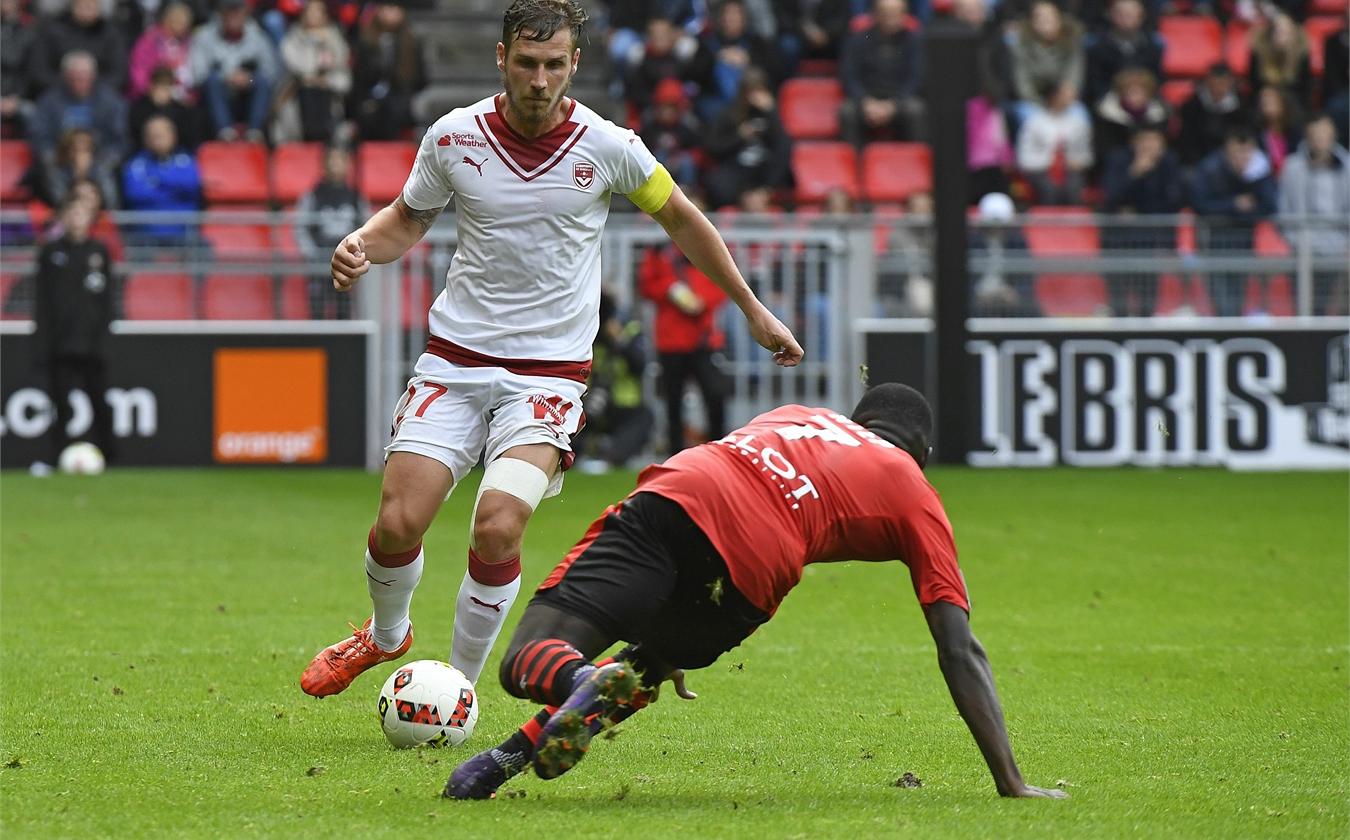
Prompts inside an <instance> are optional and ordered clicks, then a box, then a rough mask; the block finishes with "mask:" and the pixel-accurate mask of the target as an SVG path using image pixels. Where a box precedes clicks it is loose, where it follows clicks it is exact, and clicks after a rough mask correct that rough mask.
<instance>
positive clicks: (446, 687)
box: [380, 659, 478, 749]
mask: <svg viewBox="0 0 1350 840" xmlns="http://www.w3.org/2000/svg"><path fill="white" fill-rule="evenodd" d="M477 723H478V692H477V691H475V690H474V687H473V683H471V682H469V678H468V677H466V676H464V674H463V673H461V672H460V671H459V670H458V669H457V668H453V667H451V666H450V665H447V664H446V663H444V662H438V661H436V660H435V659H419V660H418V661H416V662H409V663H407V664H406V665H400V666H399V667H398V669H397V670H395V671H394V673H392V674H390V675H389V679H387V680H385V681H384V687H383V688H381V689H380V728H382V729H383V730H384V737H386V738H388V739H389V743H391V744H393V745H394V746H395V747H398V748H399V749H406V748H408V747H419V746H423V745H426V746H428V747H447V746H448V747H457V746H459V745H460V744H462V743H464V742H465V741H467V740H469V736H470V735H472V734H473V727H474V725H475V724H477Z"/></svg>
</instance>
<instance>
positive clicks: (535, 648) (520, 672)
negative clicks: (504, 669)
mask: <svg viewBox="0 0 1350 840" xmlns="http://www.w3.org/2000/svg"><path fill="white" fill-rule="evenodd" d="M552 641H553V640H552V639H544V640H541V641H537V642H530V643H529V644H527V645H526V646H525V647H523V648H521V649H520V653H518V654H516V660H515V661H514V662H512V663H511V671H512V679H513V680H515V681H516V682H520V679H521V677H523V676H524V675H526V674H528V673H529V672H530V668H531V667H533V665H534V661H535V660H536V659H538V658H539V657H540V656H542V655H543V654H544V653H546V652H547V651H548V650H549V649H550V647H551V644H550V643H551V642H552Z"/></svg>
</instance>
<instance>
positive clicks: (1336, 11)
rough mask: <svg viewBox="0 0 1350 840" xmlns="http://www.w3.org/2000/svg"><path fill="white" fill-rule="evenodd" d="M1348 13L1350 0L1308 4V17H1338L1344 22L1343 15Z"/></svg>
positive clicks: (1322, 0) (1318, 1) (1314, 0)
mask: <svg viewBox="0 0 1350 840" xmlns="http://www.w3.org/2000/svg"><path fill="white" fill-rule="evenodd" d="M1347 12H1350V0H1312V2H1310V3H1309V4H1308V14H1309V15H1340V20H1342V21H1344V20H1345V15H1346V13H1347Z"/></svg>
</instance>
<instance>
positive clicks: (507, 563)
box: [372, 537, 520, 586]
mask: <svg viewBox="0 0 1350 840" xmlns="http://www.w3.org/2000/svg"><path fill="white" fill-rule="evenodd" d="M372 539H373V537H372ZM380 565H381V566H383V565H384V564H383V563H381V564H380ZM469 577H471V578H473V579H474V580H476V581H478V582H479V583H481V584H483V585H484V586H505V585H506V584H508V583H510V582H511V581H513V580H515V579H516V578H518V577H520V555H519V554H517V555H516V556H515V557H509V558H507V559H506V560H503V561H502V562H500V563H489V562H487V561H486V560H484V559H483V558H482V557H479V556H478V552H476V551H474V550H473V549H472V548H470V549H469Z"/></svg>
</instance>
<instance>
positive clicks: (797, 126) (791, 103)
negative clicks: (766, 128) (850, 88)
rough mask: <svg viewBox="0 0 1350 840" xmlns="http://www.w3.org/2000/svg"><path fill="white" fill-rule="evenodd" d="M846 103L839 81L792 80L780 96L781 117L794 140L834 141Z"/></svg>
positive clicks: (787, 82)
mask: <svg viewBox="0 0 1350 840" xmlns="http://www.w3.org/2000/svg"><path fill="white" fill-rule="evenodd" d="M843 101H844V88H843V86H842V85H841V84H839V81H838V80H837V79H788V80H787V81H786V82H784V83H783V87H782V88H781V89H780V90H779V92H778V113H779V115H780V116H781V117H782V118H783V128H784V129H785V130H786V131H787V133H788V136H789V137H791V138H793V139H794V140H834V139H836V138H837V137H838V136H839V104H840V103H841V102H843Z"/></svg>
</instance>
